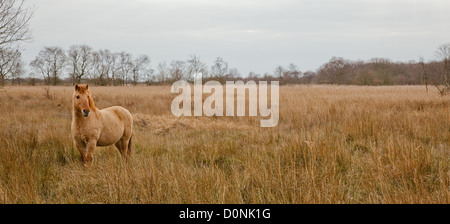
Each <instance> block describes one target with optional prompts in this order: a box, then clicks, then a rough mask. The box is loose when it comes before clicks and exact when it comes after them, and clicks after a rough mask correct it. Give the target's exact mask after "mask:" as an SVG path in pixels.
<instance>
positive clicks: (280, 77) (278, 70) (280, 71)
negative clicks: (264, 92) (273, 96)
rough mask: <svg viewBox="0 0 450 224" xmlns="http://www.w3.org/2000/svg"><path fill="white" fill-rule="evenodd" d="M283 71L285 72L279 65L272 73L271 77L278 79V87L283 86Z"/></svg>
mask: <svg viewBox="0 0 450 224" xmlns="http://www.w3.org/2000/svg"><path fill="white" fill-rule="evenodd" d="M285 71H286V69H285V68H284V67H283V66H281V65H278V66H277V67H276V68H275V71H274V74H273V75H274V76H275V78H277V79H278V81H279V83H280V85H284V84H285V82H284V79H283V74H284V73H285Z"/></svg>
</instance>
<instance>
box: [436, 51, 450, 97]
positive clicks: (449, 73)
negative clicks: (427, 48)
mask: <svg viewBox="0 0 450 224" xmlns="http://www.w3.org/2000/svg"><path fill="white" fill-rule="evenodd" d="M436 57H437V58H438V59H439V60H440V61H441V62H440V63H441V66H440V68H441V69H440V71H439V73H438V75H437V77H436V79H435V80H434V86H436V88H437V89H438V91H439V93H441V95H445V94H447V93H449V92H450V43H447V44H443V45H441V46H439V47H438V49H437V50H436Z"/></svg>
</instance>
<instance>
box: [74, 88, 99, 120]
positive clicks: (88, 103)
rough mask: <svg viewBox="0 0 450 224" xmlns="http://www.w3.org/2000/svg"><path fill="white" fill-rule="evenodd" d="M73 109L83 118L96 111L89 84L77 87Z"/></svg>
mask: <svg viewBox="0 0 450 224" xmlns="http://www.w3.org/2000/svg"><path fill="white" fill-rule="evenodd" d="M73 108H74V110H75V112H76V113H81V114H82V115H83V117H87V116H89V113H90V112H91V110H95V105H94V101H93V100H92V96H91V92H89V86H88V84H85V85H78V84H76V85H75V91H74V93H73Z"/></svg>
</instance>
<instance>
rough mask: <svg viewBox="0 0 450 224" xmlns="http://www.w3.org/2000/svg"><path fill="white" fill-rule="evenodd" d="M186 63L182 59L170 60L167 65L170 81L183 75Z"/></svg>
mask: <svg viewBox="0 0 450 224" xmlns="http://www.w3.org/2000/svg"><path fill="white" fill-rule="evenodd" d="M185 70H186V65H185V62H184V61H172V62H171V63H170V67H169V75H170V78H171V79H172V81H177V80H181V79H183V78H184V77H185V75H184V73H185Z"/></svg>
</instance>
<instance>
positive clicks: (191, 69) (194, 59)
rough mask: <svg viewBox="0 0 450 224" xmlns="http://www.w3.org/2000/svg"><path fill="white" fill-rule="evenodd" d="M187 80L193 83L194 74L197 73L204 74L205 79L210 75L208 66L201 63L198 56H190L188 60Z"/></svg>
mask: <svg viewBox="0 0 450 224" xmlns="http://www.w3.org/2000/svg"><path fill="white" fill-rule="evenodd" d="M186 70H187V71H186V80H187V81H193V80H194V74H196V73H202V77H205V76H206V75H207V73H208V69H207V67H206V64H205V63H203V62H201V61H200V57H198V56H196V55H190V56H189V59H188V60H187V66H186Z"/></svg>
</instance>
